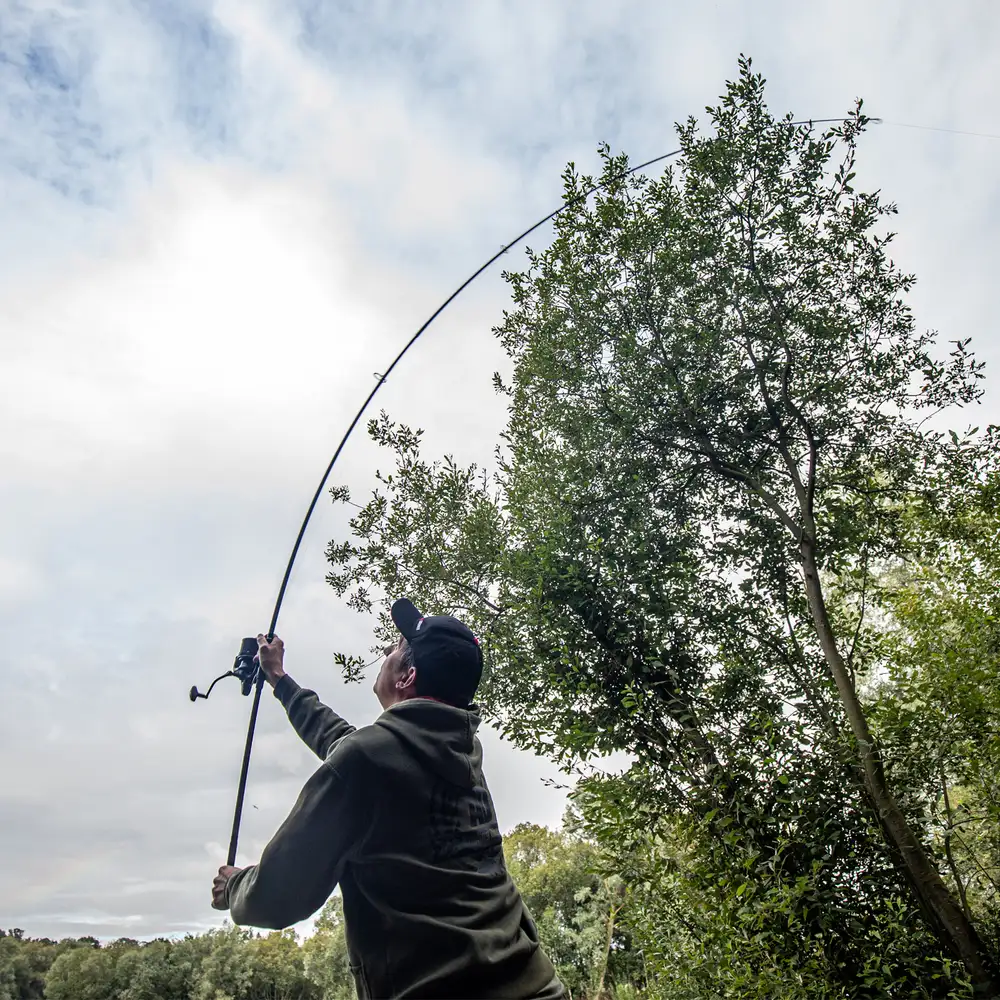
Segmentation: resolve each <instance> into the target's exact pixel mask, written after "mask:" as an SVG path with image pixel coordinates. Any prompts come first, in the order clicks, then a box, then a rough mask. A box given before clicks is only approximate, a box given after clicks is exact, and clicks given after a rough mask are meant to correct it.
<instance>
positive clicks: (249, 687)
mask: <svg viewBox="0 0 1000 1000" xmlns="http://www.w3.org/2000/svg"><path fill="white" fill-rule="evenodd" d="M842 121H843V119H842V118H817V119H808V120H806V121H797V122H777V123H775V125H776V126H786V127H788V126H800V125H809V126H812V125H825V124H830V123H839V122H842ZM867 121H868V122H874V123H878V122H879V121H880V119H878V118H869V119H867ZM680 152H681V150H680V149H675V150H673V151H672V152H670V153H664V154H663V155H661V156H656V157H654V158H653V159H651V160H646V161H645V162H644V163H640V164H639V165H638V166H635V167H630V168H629V169H628V170H625V171H623V172H622V173H621V174H619V175H618V176H616V177H614V178H612V179H609V180H607V181H602V182H599V183H597V184H594V185H592V186H591V187H589V188H587V190H586V191H582V192H581V193H580V194H577V195H574V196H573V197H572V198H568V199H566V200H564V201H563V202H562V203H561V204H560V205H559V207H558V208H556V209H554V210H553V211H551V212H549V214H548V215H546V216H545V217H544V218H542V219H539V220H538V222H536V223H535V224H534V225H532V226H529V227H528V228H527V229H525V230H524V232H523V233H520V234H519V235H518V236H515V237H514V239H512V240H511V241H510V242H509V243H507V244H505V245H504V246H503V247H502V248H501V249H500V250H498V251H497V252H496V253H495V254H493V256H492V257H490V259H489V260H487V261H486V263H485V264H483V265H481V266H480V267H478V268H477V269H476V270H475V271H473V273H472V274H471V275H469V277H468V278H466V279H465V281H463V282H462V284H460V285H459V286H458V288H456V289H455V291H453V292H452V293H451V295H449V296H448V298H446V299H445V300H444V302H442V303H441V305H439V306H438V307H437V309H435V310H434V312H433V313H431V315H430V317H429V318H428V319H427V320H426V322H424V324H423V325H422V326H421V327H420V329H418V330H417V332H416V333H414V334H413V336H412V337H410V339H409V340H408V341H407V342H406V344H405V346H404V347H403V349H402V350H401V351H400V352H399V353H398V354H397V355H396V357H395V359H394V360H393V362H392V364H391V365H389V367H388V368H387V369H386V370H385V372H384V374H381V375H378V374H377V373H376V377H377V378H378V381H377V382H376V383H375V385H374V387H373V388H372V390H371V392H369V393H368V396H367V398H366V399H365V401H364V403H362V404H361V408H360V409H359V410H358V412H357V413H356V414H355V416H354V419H353V420H352V421H351V423H350V426H349V427H348V428H347V431H346V433H345V434H344V436H343V437H342V438H341V439H340V444H338V445H337V450H336V451H335V452H334V453H333V458H331V459H330V462H329V464H328V465H327V467H326V471H325V472H324V473H323V476H322V478H321V479H320V481H319V485H318V486H317V487H316V492H315V493H314V494H313V498H312V501H311V503H310V504H309V507H308V509H307V510H306V515H305V517H304V518H303V519H302V525H301V527H300V528H299V533H298V536H297V537H296V539H295V544H294V545H293V546H292V553H291V555H290V556H289V558H288V564H287V566H286V567H285V574H284V576H283V577H282V580H281V587H280V589H279V590H278V599H277V600H276V601H275V604H274V612H273V613H272V615H271V624H270V626H269V628H268V630H267V639H268V641H269V642H270V641H271V640H272V639H273V638H274V633H275V629H276V628H277V626H278V615H279V614H280V613H281V604H282V601H284V599H285V590H286V589H287V587H288V581H289V578H290V577H291V575H292V567H293V566H294V565H295V558H296V556H297V555H298V553H299V547H300V546H301V544H302V538H303V536H304V535H305V533H306V528H307V527H308V526H309V521H310V519H311V518H312V515H313V511H314V510H315V509H316V504H317V503H318V502H319V498H320V494H322V492H323V488H324V487H325V486H326V483H327V480H328V479H329V478H330V473H331V472H333V467H334V466H335V465H336V464H337V459H338V458H340V453H341V452H342V451H343V450H344V446H345V445H346V444H347V442H348V440H349V439H350V437H351V434H353V433H354V429H355V427H357V425H358V422H359V421H360V420H361V418H362V417H363V416H364V414H365V412H366V411H367V409H368V407H369V405H370V404H371V401H372V400H373V399H374V398H375V396H376V394H377V393H378V391H379V389H381V388H382V386H383V385H385V383H386V380H387V379H388V378H389V376H390V375H391V374H392V372H393V371H394V370H395V368H396V366H397V365H398V364H399V363H400V361H402V360H403V357H404V356H405V355H406V353H407V352H408V351H409V350H410V348H411V347H413V345H414V344H415V343H416V342H417V341H418V340H419V339H420V338H421V336H423V334H424V332H425V331H426V330H427V328H428V327H429V326H430V325H431V324H432V323H433V322H434V321H435V320H436V319H437V318H438V316H440V315H441V313H443V312H444V310H445V309H447V308H448V306H449V305H451V303H452V302H454V300H455V299H457V298H458V296H459V295H461V294H462V292H464V291H465V289H466V288H468V287H469V285H471V284H472V282H473V281H475V280H476V278H478V277H479V276H480V275H481V274H482V273H483V272H484V271H486V270H487V269H488V268H489V267H490V266H491V265H492V264H494V263H495V262H496V261H498V260H499V259H500V258H501V257H502V256H503V255H504V254H505V253H507V252H508V251H509V250H512V249H513V248H514V247H515V246H517V245H518V244H519V243H520V242H521V241H522V240H523V239H525V238H527V237H528V236H530V235H531V234H532V233H533V232H534V231H535V230H536V229H540V228H541V227H542V226H544V225H545V224H546V223H547V222H550V221H551V220H552V219H554V218H556V216H558V215H561V214H562V213H563V212H565V211H566V209H568V208H572V207H573V206H574V205H578V204H579V203H580V202H582V201H586V200H587V199H588V198H589V197H590V196H591V195H592V194H594V193H596V192H597V191H601V190H603V189H605V188H607V187H608V186H609V185H610V184H617V183H620V182H621V181H623V180H624V179H625V178H626V177H629V176H631V175H632V174H636V173H638V172H639V171H640V170H645V169H646V168H647V167H651V166H653V165H654V164H656V163H661V162H662V161H664V160H668V159H670V158H671V157H673V156H677V155H678V154H679V153H680ZM257 650H258V644H257V640H256V639H255V638H244V639H243V641H242V644H241V646H240V651H239V653H237V654H236V660H235V662H234V664H233V667H232V669H231V670H228V671H227V672H226V673H224V674H222V675H221V676H219V677H216V678H215V680H214V681H212V683H211V685H209V688H208V691H206V692H205V693H204V694H202V693H201V692H200V691H199V690H198V688H197V687H192V688H191V691H190V693H189V697H190V699H191V701H192V702H195V701H197V700H198V699H199V698H205V699H207V698H208V696H209V695H210V694H211V693H212V688H214V687H215V685H216V684H218V683H219V681H221V680H223V679H224V678H226V677H235V678H237V679H238V680H239V681H240V684H241V689H242V693H243V695H244V696H247V695H249V694H250V692H251V691H253V693H254V696H253V705H252V706H251V708H250V722H249V724H248V726H247V737H246V743H245V744H244V747H243V765H242V767H241V769H240V781H239V787H238V789H237V793H236V811H235V815H234V816H233V829H232V834H231V836H230V839H229V855H228V858H227V861H226V863H227V864H228V865H235V864H236V843H237V840H238V839H239V832H240V820H241V817H242V815H243V799H244V796H245V794H246V784H247V773H248V771H249V769H250V751H251V749H252V747H253V736H254V729H255V728H256V725H257V711H258V709H259V707H260V696H261V691H262V690H263V686H264V674H263V672H262V671H261V669H260V665H259V663H258V661H257V659H256V657H257Z"/></svg>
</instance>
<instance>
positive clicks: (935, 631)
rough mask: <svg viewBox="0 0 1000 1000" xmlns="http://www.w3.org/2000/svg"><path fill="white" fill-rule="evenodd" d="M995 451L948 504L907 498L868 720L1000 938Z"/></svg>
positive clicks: (968, 899) (979, 912)
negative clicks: (903, 541)
mask: <svg viewBox="0 0 1000 1000" xmlns="http://www.w3.org/2000/svg"><path fill="white" fill-rule="evenodd" d="M998 463H1000V449H996V448H993V449H991V451H990V452H988V453H987V457H986V461H985V462H984V463H983V464H982V465H981V466H980V468H979V470H978V476H976V477H974V478H971V479H970V480H969V481H968V488H967V489H966V490H965V491H964V492H961V493H959V494H957V495H955V494H953V495H951V496H950V497H948V502H947V503H943V504H942V503H941V502H937V503H935V504H934V505H928V506H923V507H915V508H914V510H913V511H912V513H911V518H912V521H913V533H914V535H915V536H917V537H918V538H920V539H921V540H922V542H923V550H922V551H921V553H920V557H919V559H913V560H910V561H908V562H905V563H899V564H898V565H896V566H894V567H892V568H891V569H889V570H887V571H886V572H885V573H884V574H882V576H881V577H880V578H879V580H878V581H877V583H878V586H877V589H876V591H875V593H874V594H873V598H874V599H875V600H876V601H877V603H878V606H879V608H880V609H881V610H882V612H883V614H884V624H883V629H882V635H881V641H882V645H881V648H880V649H879V651H878V660H879V663H880V665H881V667H882V671H881V673H880V675H879V676H878V677H877V678H876V679H875V681H874V683H873V691H874V699H875V706H874V707H875V712H874V718H875V725H876V727H877V729H878V732H879V736H880V739H881V741H882V743H883V744H884V745H885V746H886V747H888V748H891V752H892V759H893V766H894V769H895V770H896V771H897V772H899V771H905V772H906V773H908V774H909V775H911V776H912V777H911V781H912V783H913V784H914V786H915V787H916V788H918V789H919V795H920V797H921V799H922V801H923V802H924V803H925V805H926V809H927V811H928V812H929V814H930V816H931V817H932V830H933V831H934V834H935V839H936V843H937V845H938V847H939V850H940V852H941V854H943V856H944V858H945V861H946V871H947V874H948V876H950V880H951V882H952V884H953V886H954V888H955V891H956V893H957V895H958V896H959V899H960V901H961V904H962V907H963V910H964V911H965V913H966V915H967V916H968V918H969V919H970V920H974V921H976V922H977V923H979V924H981V925H983V926H986V927H987V928H989V930H990V933H991V936H992V945H993V947H994V948H996V947H998V946H1000V838H998V835H997V831H998V829H1000V744H998V740H997V736H998V735H1000V681H998V674H997V669H996V668H997V663H998V662H1000V626H998V622H1000V513H998V505H997V497H998V495H1000V471H998Z"/></svg>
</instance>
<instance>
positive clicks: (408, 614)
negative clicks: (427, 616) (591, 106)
mask: <svg viewBox="0 0 1000 1000" xmlns="http://www.w3.org/2000/svg"><path fill="white" fill-rule="evenodd" d="M389 613H390V614H391V615H392V623H393V624H394V625H395V626H396V628H398V629H399V631H400V632H401V633H402V635H403V638H404V639H407V640H410V639H412V638H413V637H414V636H415V635H416V634H417V625H418V624H419V623H420V621H421V620H422V619H423V617H424V616H423V615H422V614H421V613H420V612H419V611H418V610H417V609H416V607H415V606H414V605H413V602H412V601H408V600H407V599H406V598H405V597H402V598H400V599H399V600H398V601H396V602H395V603H394V604H393V606H392V610H391V611H390V612H389Z"/></svg>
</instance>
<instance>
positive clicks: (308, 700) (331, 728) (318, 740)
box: [274, 674, 354, 760]
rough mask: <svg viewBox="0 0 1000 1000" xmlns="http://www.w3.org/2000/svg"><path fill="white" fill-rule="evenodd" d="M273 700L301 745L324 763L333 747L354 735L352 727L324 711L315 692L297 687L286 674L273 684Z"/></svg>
mask: <svg viewBox="0 0 1000 1000" xmlns="http://www.w3.org/2000/svg"><path fill="white" fill-rule="evenodd" d="M274 696H275V698H277V699H278V700H279V701H280V702H281V704H282V705H284V707H285V711H286V712H287V713H288V719H289V721H290V722H291V724H292V726H293V727H294V728H295V731H296V732H297V733H298V734H299V737H300V738H301V739H302V742H303V743H305V745H306V746H307V747H309V749H310V750H312V752H313V753H314V754H316V756H317V757H319V758H320V760H326V758H327V757H328V756H329V754H330V750H331V749H332V748H333V746H334V744H335V743H337V742H338V741H339V740H342V739H343V738H344V737H345V736H347V735H349V734H350V733H353V732H354V726H352V725H351V724H350V723H348V722H346V721H345V720H344V719H342V718H341V717H340V716H339V715H337V713H336V712H335V711H334V710H333V709H332V708H327V707H326V705H324V704H323V703H322V702H321V701H320V700H319V698H318V697H317V696H316V692H315V691H310V690H309V689H308V688H302V687H299V686H298V684H296V683H295V681H293V680H292V678H291V677H289V676H288V674H285V675H284V677H282V678H281V679H280V680H279V681H278V683H277V684H275V686H274Z"/></svg>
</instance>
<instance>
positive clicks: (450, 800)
mask: <svg viewBox="0 0 1000 1000" xmlns="http://www.w3.org/2000/svg"><path fill="white" fill-rule="evenodd" d="M274 693H275V696H276V697H278V698H279V699H280V700H281V703H282V704H283V705H284V706H285V710H286V711H287V712H288V718H289V719H290V720H291V722H292V725H293V726H294V727H295V730H296V732H298V734H299V736H301V737H302V739H303V741H304V742H305V743H306V745H307V746H309V747H310V748H311V749H312V750H313V751H314V752H315V753H316V754H317V755H318V756H319V757H320V758H321V759H322V760H323V764H322V765H321V766H320V768H319V770H318V771H317V772H316V773H315V774H314V775H313V776H312V778H310V779H309V781H308V783H307V784H306V786H305V788H303V790H302V793H301V794H300V796H299V799H298V802H297V803H296V804H295V808H294V809H293V810H292V812H291V813H290V814H289V816H288V818H287V819H286V820H285V822H284V823H283V824H282V826H281V828H280V829H279V830H278V832H277V833H276V834H275V835H274V837H273V839H272V840H271V842H270V843H269V844H268V845H267V847H266V848H265V849H264V852H263V854H262V855H261V859H260V863H259V864H257V865H254V866H252V867H250V868H245V869H243V871H241V872H239V873H238V874H236V875H234V876H233V877H232V878H231V879H230V881H229V885H228V886H227V897H228V902H229V907H230V910H231V912H232V918H233V920H234V922H235V923H237V924H249V925H251V926H254V927H264V928H282V927H288V926H290V925H291V924H294V923H297V922H298V921H300V920H304V919H306V918H307V917H309V916H311V915H312V914H313V913H315V912H316V911H317V910H318V909H319V908H320V907H321V906H322V905H323V904H324V903H325V902H326V900H327V899H328V898H329V896H330V894H331V893H332V892H333V889H334V887H335V886H336V885H337V884H339V885H340V889H341V893H342V895H343V899H344V919H345V923H346V932H347V947H348V952H349V955H350V961H351V966H352V970H353V972H354V977H355V983H356V985H357V989H358V996H359V997H362V998H368V997H371V998H374V1000H383V998H389V997H427V998H436V1000H445V998H451V997H453V998H466V1000H472V998H480V997H481V998H484V1000H485V998H510V1000H514V998H537V1000H557V998H561V997H563V996H564V991H563V987H562V984H561V983H560V982H559V980H558V978H557V977H556V974H555V970H554V969H553V967H552V963H551V962H550V961H549V960H548V959H547V958H546V957H545V955H544V954H543V952H542V951H541V949H540V948H539V945H538V935H537V932H536V929H535V925H534V923H533V922H532V919H531V917H530V916H529V914H528V912H527V910H526V908H525V906H524V904H523V902H522V901H521V897H520V895H519V893H518V891H517V889H516V887H515V886H514V883H513V882H512V881H511V878H510V876H509V875H508V873H507V869H506V865H505V864H504V858H503V846H502V841H501V837H500V830H499V827H498V825H497V819H496V814H495V812H494V809H493V800H492V797H491V796H490V793H489V789H488V788H487V787H486V781H485V779H484V778H483V771H482V757H483V750H482V745H481V744H480V742H479V739H478V737H477V736H476V730H477V729H478V727H479V721H480V720H479V715H478V712H477V710H476V708H475V706H473V707H472V709H470V710H468V711H467V710H464V709H459V708H453V707H452V706H450V705H445V704H442V703H441V702H437V701H433V700H431V699H429V698H414V699H411V700H408V701H404V702H402V703H400V704H398V705H394V706H393V707H392V708H389V709H387V710H386V711H385V712H383V713H382V715H381V716H380V717H379V718H378V719H377V720H376V722H375V723H374V725H371V726H365V727H363V728H361V729H355V728H354V727H353V726H350V725H348V724H347V723H346V722H345V721H344V720H343V719H342V718H341V717H340V716H339V715H337V714H336V713H335V712H334V711H333V710H332V709H329V708H327V707H326V706H325V705H323V704H321V703H320V701H319V699H318V698H317V697H316V695H315V694H314V693H313V692H312V691H308V690H305V689H304V688H300V687H299V686H298V685H297V684H296V683H295V681H293V680H292V679H291V678H290V677H289V676H288V675H287V674H286V675H285V676H284V677H282V678H281V680H280V681H279V682H278V684H277V686H276V687H275V690H274Z"/></svg>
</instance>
